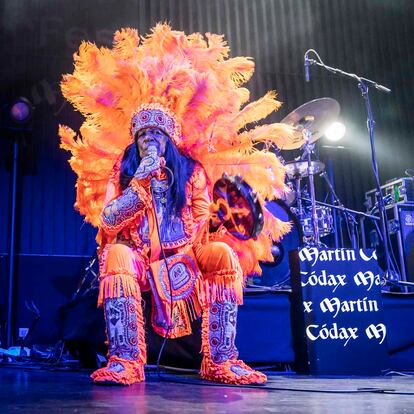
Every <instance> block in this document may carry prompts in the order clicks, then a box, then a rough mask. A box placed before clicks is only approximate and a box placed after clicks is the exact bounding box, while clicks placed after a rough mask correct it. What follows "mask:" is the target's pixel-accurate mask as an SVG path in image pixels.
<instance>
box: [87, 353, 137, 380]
mask: <svg viewBox="0 0 414 414" xmlns="http://www.w3.org/2000/svg"><path fill="white" fill-rule="evenodd" d="M111 363H119V364H121V365H122V366H123V367H124V368H125V370H124V371H122V372H114V371H111V370H109V369H108V368H107V367H104V368H100V369H98V370H96V371H95V372H93V373H92V375H91V378H92V379H93V381H94V382H95V383H100V384H105V383H106V384H119V385H131V384H134V383H136V382H142V381H144V380H145V373H144V364H143V363H142V362H139V361H129V360H127V359H123V358H118V357H117V356H111V357H110V358H109V361H108V365H109V364H111Z"/></svg>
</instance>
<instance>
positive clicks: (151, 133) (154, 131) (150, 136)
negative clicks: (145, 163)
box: [136, 127, 168, 158]
mask: <svg viewBox="0 0 414 414" xmlns="http://www.w3.org/2000/svg"><path fill="white" fill-rule="evenodd" d="M167 138H168V137H167V135H166V134H165V133H164V132H163V131H162V130H161V129H159V128H155V127H154V128H145V129H141V130H139V131H138V132H137V135H136V140H137V144H138V151H139V156H140V157H141V158H143V157H145V155H147V152H148V148H149V147H150V146H151V145H154V144H155V146H156V147H157V149H158V155H159V156H160V157H161V156H163V155H164V154H165V145H166V144H167Z"/></svg>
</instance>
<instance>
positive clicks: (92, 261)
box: [72, 253, 99, 300]
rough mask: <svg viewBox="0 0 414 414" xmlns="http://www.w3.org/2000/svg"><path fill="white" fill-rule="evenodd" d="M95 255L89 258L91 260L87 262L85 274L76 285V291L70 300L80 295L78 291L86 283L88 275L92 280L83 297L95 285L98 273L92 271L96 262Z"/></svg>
mask: <svg viewBox="0 0 414 414" xmlns="http://www.w3.org/2000/svg"><path fill="white" fill-rule="evenodd" d="M97 258H98V257H97V255H96V253H95V254H94V255H93V256H92V257H91V259H90V260H89V262H88V265H87V266H86V267H85V273H84V274H83V277H82V279H81V280H80V281H79V283H78V287H77V289H76V292H75V293H74V294H73V296H72V300H73V299H76V298H77V297H78V296H79V295H80V291H81V290H82V288H83V286H84V285H85V283H86V279H87V278H88V276H89V274H91V275H92V280H91V281H90V282H89V286H88V287H87V289H86V290H85V291H84V292H83V295H85V294H87V293H88V292H89V291H90V290H91V289H92V288H93V287H94V285H95V283H96V281H97V280H98V277H99V273H96V272H95V270H94V269H93V266H94V265H95V262H96V260H97Z"/></svg>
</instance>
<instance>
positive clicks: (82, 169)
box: [59, 24, 292, 259]
mask: <svg viewBox="0 0 414 414" xmlns="http://www.w3.org/2000/svg"><path fill="white" fill-rule="evenodd" d="M229 51H230V50H229V48H228V46H227V44H226V42H225V41H224V38H223V36H221V35H216V34H211V33H207V34H206V35H205V37H204V36H202V35H201V34H199V33H194V34H191V35H185V33H183V32H179V31H173V30H172V29H171V27H169V26H168V25H167V24H158V25H156V26H155V27H154V28H153V29H152V31H151V33H150V34H149V35H147V36H146V37H143V38H140V37H139V35H138V32H137V31H136V30H134V29H130V28H126V29H121V30H119V31H117V32H116V33H115V36H114V43H113V47H112V48H111V49H110V48H104V47H101V48H99V47H97V46H96V45H95V44H93V43H89V42H83V43H82V44H81V45H80V47H79V51H78V53H76V54H75V55H74V64H75V68H74V71H73V73H72V74H67V75H64V76H63V80H62V83H61V88H62V92H63V94H64V96H65V98H66V99H67V100H68V101H69V102H70V103H71V104H72V105H73V106H74V108H75V109H76V110H78V111H80V112H81V113H82V114H83V115H84V117H85V121H84V123H83V125H82V127H81V129H80V135H79V136H76V134H75V132H74V131H72V130H71V129H70V128H68V127H65V126H61V127H60V129H59V135H60V137H61V147H62V148H64V149H65V150H68V151H70V152H71V153H72V157H71V158H70V160H69V163H70V165H71V167H72V168H73V170H74V171H75V172H76V174H77V176H78V179H77V199H76V204H75V207H76V208H77V209H78V210H79V211H80V213H81V214H83V215H84V216H85V220H86V221H89V222H90V223H92V224H93V225H95V226H97V225H98V219H99V214H100V212H101V210H102V207H103V201H104V197H105V188H106V185H107V182H108V180H109V177H110V174H111V171H112V168H113V165H114V164H115V162H116V160H117V159H118V158H119V157H120V156H121V154H122V153H123V151H124V149H125V147H126V146H127V145H128V144H129V143H130V142H131V137H130V134H129V126H130V121H131V117H132V114H133V113H134V111H135V110H136V109H137V108H138V107H139V106H140V105H141V104H143V103H159V104H161V105H163V106H165V107H166V108H168V109H169V110H170V111H172V112H173V113H174V114H175V116H176V118H177V121H178V122H179V123H180V124H181V127H182V135H183V136H182V143H181V144H180V145H179V149H180V150H181V151H182V152H183V153H186V154H188V155H190V156H191V157H193V158H194V159H195V160H197V161H199V162H200V163H201V164H202V165H203V166H204V167H205V169H206V171H207V174H208V176H209V178H210V182H211V183H212V184H214V182H215V180H216V179H218V178H220V177H221V175H222V174H223V172H228V173H230V174H241V175H242V176H243V178H244V179H245V180H246V181H247V182H248V183H249V184H250V186H252V187H253V188H254V189H255V190H256V191H257V192H258V195H259V197H260V199H261V200H262V201H263V200H264V199H273V198H277V197H280V196H281V194H282V193H283V192H284V191H285V186H284V174H285V173H284V168H283V166H282V164H281V163H280V161H279V160H278V158H277V157H276V156H275V155H274V154H273V153H272V152H270V151H269V150H268V149H269V148H270V147H271V145H279V146H283V143H285V142H286V140H288V139H289V137H290V135H291V134H292V130H291V129H290V127H288V126H285V125H281V124H271V125H260V126H258V125H257V122H258V121H260V120H261V119H263V118H265V117H266V116H268V115H269V114H270V113H272V112H273V111H275V110H277V109H278V108H279V107H280V105H281V103H280V102H279V101H278V100H277V99H276V93H275V92H268V93H267V94H265V96H263V97H262V98H260V99H259V100H257V101H255V102H251V103H247V102H248V100H249V90H248V89H247V88H244V87H242V85H243V84H245V83H246V82H247V81H248V80H249V79H250V78H251V76H252V74H253V71H254V62H253V61H252V59H251V58H248V57H240V56H239V57H233V58H228V56H229ZM246 103H247V104H246ZM259 143H260V144H261V148H263V149H262V150H259V149H258V147H257V144H259ZM286 231H288V226H286V225H284V224H282V223H281V222H280V221H279V220H277V219H275V218H273V217H271V215H269V214H266V215H265V228H264V231H263V233H262V234H261V235H260V236H259V238H258V239H257V240H254V241H250V242H249V246H251V245H253V246H255V250H256V252H257V253H256V256H258V258H259V259H266V258H267V259H270V257H269V246H270V244H271V241H272V240H276V239H279V238H280V237H281V236H282V235H283V234H284V233H285V232H286Z"/></svg>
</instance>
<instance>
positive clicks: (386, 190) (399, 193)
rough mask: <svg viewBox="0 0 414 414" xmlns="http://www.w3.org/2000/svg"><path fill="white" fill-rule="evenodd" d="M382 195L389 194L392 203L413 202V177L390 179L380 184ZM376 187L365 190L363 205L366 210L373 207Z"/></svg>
mask: <svg viewBox="0 0 414 414" xmlns="http://www.w3.org/2000/svg"><path fill="white" fill-rule="evenodd" d="M381 190H382V195H383V196H384V197H386V196H391V199H392V201H391V202H392V204H395V203H414V178H413V177H403V178H398V179H395V180H392V181H390V182H388V183H386V184H384V185H383V186H381ZM376 193H377V189H374V190H370V191H367V192H366V193H365V203H364V205H365V207H366V208H367V211H369V210H371V209H372V207H374V205H375V203H376V202H377V200H376Z"/></svg>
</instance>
